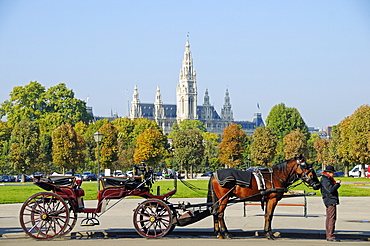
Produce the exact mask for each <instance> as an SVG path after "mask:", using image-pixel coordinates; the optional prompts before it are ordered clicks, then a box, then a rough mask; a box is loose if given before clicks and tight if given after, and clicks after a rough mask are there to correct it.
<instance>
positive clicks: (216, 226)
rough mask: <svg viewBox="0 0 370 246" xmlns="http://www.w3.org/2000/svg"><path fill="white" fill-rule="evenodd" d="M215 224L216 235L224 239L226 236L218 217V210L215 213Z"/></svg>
mask: <svg viewBox="0 0 370 246" xmlns="http://www.w3.org/2000/svg"><path fill="white" fill-rule="evenodd" d="M213 226H214V231H215V234H216V237H217V238H218V239H223V238H224V236H223V235H222V232H221V230H220V221H219V219H218V212H217V214H214V215H213Z"/></svg>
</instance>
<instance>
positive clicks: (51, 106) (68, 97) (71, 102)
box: [45, 83, 93, 125]
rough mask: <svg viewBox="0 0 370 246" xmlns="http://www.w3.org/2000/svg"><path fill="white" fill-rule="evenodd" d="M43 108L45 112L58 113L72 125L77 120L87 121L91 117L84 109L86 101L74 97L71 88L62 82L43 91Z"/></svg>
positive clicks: (90, 119)
mask: <svg viewBox="0 0 370 246" xmlns="http://www.w3.org/2000/svg"><path fill="white" fill-rule="evenodd" d="M45 109H46V112H47V113H60V114H61V115H62V116H63V117H65V118H66V119H67V122H69V123H71V124H72V125H75V124H76V123H77V122H79V121H82V122H84V123H89V122H90V121H92V119H93V118H92V115H91V114H90V113H89V112H87V110H86V103H85V102H84V101H82V100H79V99H77V98H75V95H74V92H73V90H70V89H68V88H67V86H66V85H65V84H64V83H59V84H58V85H56V86H52V87H50V88H49V89H48V90H47V91H46V92H45Z"/></svg>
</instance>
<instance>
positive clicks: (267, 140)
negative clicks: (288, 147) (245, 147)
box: [250, 126, 277, 166]
mask: <svg viewBox="0 0 370 246" xmlns="http://www.w3.org/2000/svg"><path fill="white" fill-rule="evenodd" d="M276 146H277V138H276V135H275V133H274V132H273V131H272V130H271V129H270V128H268V127H264V126H260V127H258V128H257V129H256V131H255V132H254V133H253V136H252V143H251V145H250V153H251V159H252V161H253V162H255V163H257V164H259V165H260V166H268V165H269V164H270V163H271V162H272V160H273V159H274V157H275V154H276Z"/></svg>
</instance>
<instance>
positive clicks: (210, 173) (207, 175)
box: [202, 171, 213, 177]
mask: <svg viewBox="0 0 370 246" xmlns="http://www.w3.org/2000/svg"><path fill="white" fill-rule="evenodd" d="M212 174H213V172H212V171H206V172H205V173H203V174H202V177H211V176H212Z"/></svg>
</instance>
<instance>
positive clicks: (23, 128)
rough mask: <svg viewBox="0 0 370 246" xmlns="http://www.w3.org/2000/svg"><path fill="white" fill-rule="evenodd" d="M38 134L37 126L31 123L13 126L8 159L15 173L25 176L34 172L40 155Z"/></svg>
mask: <svg viewBox="0 0 370 246" xmlns="http://www.w3.org/2000/svg"><path fill="white" fill-rule="evenodd" d="M39 134H40V130H39V128H38V126H37V125H36V124H35V123H33V122H30V121H24V120H22V121H21V122H19V123H18V124H16V125H15V127H14V129H13V131H12V136H11V146H10V153H9V159H10V161H11V163H12V165H13V167H14V169H15V170H16V171H17V172H21V173H22V174H26V173H30V172H31V173H33V172H35V171H36V169H35V165H36V163H37V159H38V157H39V154H40V140H39Z"/></svg>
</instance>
